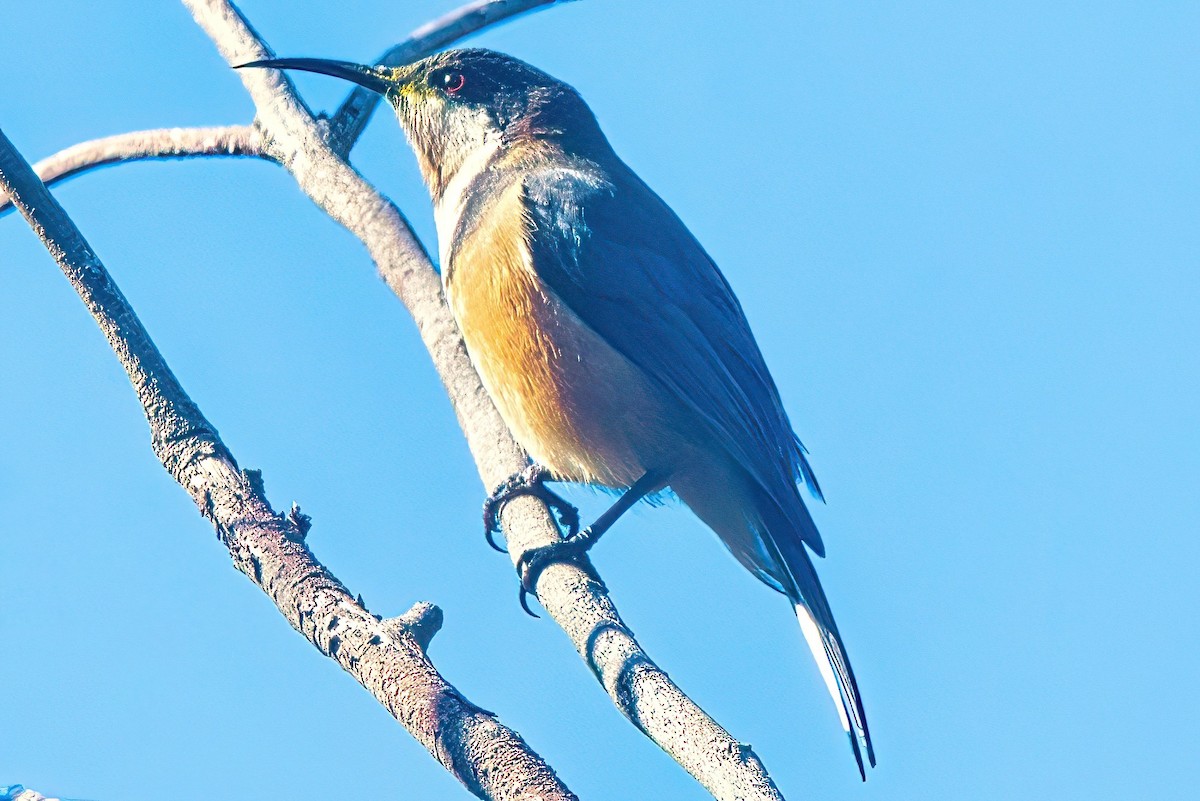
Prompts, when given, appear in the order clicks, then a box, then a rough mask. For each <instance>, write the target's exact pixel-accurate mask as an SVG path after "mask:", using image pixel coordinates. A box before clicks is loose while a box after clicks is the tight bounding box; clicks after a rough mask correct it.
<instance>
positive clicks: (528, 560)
mask: <svg viewBox="0 0 1200 801" xmlns="http://www.w3.org/2000/svg"><path fill="white" fill-rule="evenodd" d="M602 533H603V532H598V533H593V531H592V527H591V526H588V527H587V528H585V529H584V530H583V531H578V532H576V533H573V534H569V535H568V536H567V537H566V538H565V539H562V540H559V541H558V542H553V543H551V544H549V545H541V546H539V547H537V548H530V549H529V550H528V551H525V552H524V553H522V554H521V556H520V558H518V559H517V574H518V575H520V577H521V593H520V596H519V600H520V601H521V608H522V609H524V610H525V613H526V614H528V615H531V616H533V617H539V615H538V614H537V613H535V612H534V611H533V610H532V609H530V608H529V602H528V598H529V596H530V595H532V596H533V597H534V598H536V597H537V582H538V578H539V577H540V576H541V575H542V571H544V570H545V569H546V568H547V567H549V566H550V565H552V564H554V563H555V562H576V563H578V562H579V561H580V560H582V559H583V558H584V557H585V556H587V552H588V551H589V550H590V549H591V547H592V546H593V545H595V544H596V542H597V541H598V540H599V539H600V534H602Z"/></svg>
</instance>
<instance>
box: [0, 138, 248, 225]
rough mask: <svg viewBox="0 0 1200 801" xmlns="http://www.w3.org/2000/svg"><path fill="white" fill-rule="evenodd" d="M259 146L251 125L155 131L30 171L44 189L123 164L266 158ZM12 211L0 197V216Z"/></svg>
mask: <svg viewBox="0 0 1200 801" xmlns="http://www.w3.org/2000/svg"><path fill="white" fill-rule="evenodd" d="M262 145H263V142H262V136H261V135H260V134H259V130H258V128H256V127H255V126H253V125H225V126H222V127H218V128H156V129H154V130H150V131H133V132H131V133H125V134H117V135H116V136H106V137H103V138H102V139H92V140H90V141H88V142H81V143H79V144H77V145H72V146H71V147H68V148H67V149H66V150H60V151H59V152H57V153H55V154H54V155H53V156H50V157H48V158H44V159H42V160H41V161H39V162H38V163H37V164H34V165H33V171H34V172H36V173H37V174H38V177H39V178H41V179H42V181H44V182H45V184H46V185H47V186H53V185H55V184H57V183H61V182H62V181H65V180H67V179H68V178H72V177H74V176H76V175H79V174H80V173H82V172H86V171H88V170H94V169H96V168H98V167H104V166H107V165H110V164H119V163H122V162H126V161H145V160H149V159H185V158H195V157H198V156H242V157H250V158H267V155H266V153H265V152H264V151H263V146H262ZM11 210H12V203H11V201H10V200H9V199H8V197H7V196H6V195H2V194H0V215H2V214H4V213H6V212H8V211H11Z"/></svg>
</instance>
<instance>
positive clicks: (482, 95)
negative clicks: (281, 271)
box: [243, 49, 875, 778]
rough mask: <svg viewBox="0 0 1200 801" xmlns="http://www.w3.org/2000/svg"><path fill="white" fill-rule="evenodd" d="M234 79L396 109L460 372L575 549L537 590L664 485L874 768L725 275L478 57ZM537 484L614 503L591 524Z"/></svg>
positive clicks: (571, 98)
mask: <svg viewBox="0 0 1200 801" xmlns="http://www.w3.org/2000/svg"><path fill="white" fill-rule="evenodd" d="M243 66H255V67H270V68H275V69H299V70H307V71H310V72H318V73H323V74H326V75H333V76H337V77H340V78H344V79H347V80H350V81H353V82H354V83H357V84H359V85H361V86H365V87H367V88H368V89H371V90H374V91H376V92H378V93H380V94H381V95H383V96H384V97H385V98H386V99H387V100H388V101H389V102H390V103H391V104H392V106H393V107H394V108H395V110H396V114H397V116H398V117H399V120H400V125H401V127H402V128H403V129H404V132H405V134H406V135H407V137H408V141H409V142H410V144H411V145H412V148H413V150H414V151H415V153H416V157H417V161H418V163H419V166H420V169H421V173H422V175H423V176H424V179H425V183H426V184H427V185H428V187H429V193H430V195H431V196H432V199H433V206H434V212H435V221H436V225H437V235H438V245H439V253H440V263H441V275H442V281H443V285H444V287H445V294H446V299H447V301H448V302H449V305H450V308H451V310H452V312H453V314H454V317H455V319H456V320H457V322H458V325H459V328H460V329H461V330H462V336H463V339H464V340H465V342H466V346H467V351H468V353H469V355H470V358H471V362H472V363H473V364H474V366H475V369H476V370H477V371H478V372H479V377H480V379H481V380H482V381H483V385H484V386H485V387H486V389H487V391H488V393H489V394H490V395H491V397H492V400H493V401H494V402H495V404H496V408H497V409H498V410H499V412H500V415H501V416H502V417H503V418H504V421H505V422H506V423H507V424H508V427H509V428H510V429H511V431H512V433H513V436H514V437H515V438H516V439H517V441H518V442H519V443H520V444H521V445H522V446H523V447H524V448H525V450H526V451H527V452H528V454H529V456H530V457H531V459H532V464H531V466H530V467H529V468H528V469H527V470H525V471H523V472H521V473H518V474H517V475H515V476H513V477H512V478H511V479H509V480H508V481H506V482H505V483H504V484H503V485H502V486H501V487H499V488H498V489H497V491H496V492H495V493H493V495H492V496H491V497H490V498H489V500H488V503H487V504H485V515H484V516H485V527H486V528H487V529H488V531H489V538H490V531H491V529H492V527H493V526H494V524H495V520H496V512H497V509H498V507H499V506H500V505H501V504H503V503H504V502H505V501H507V500H508V499H510V498H512V497H514V496H515V495H519V494H532V495H535V496H538V497H540V498H542V499H543V500H544V501H546V502H547V503H548V505H550V506H551V507H554V508H555V509H556V511H558V512H559V516H560V519H562V521H563V523H564V524H565V525H566V526H567V528H568V532H567V536H566V537H565V538H564V539H563V540H561V541H560V542H559V543H557V544H555V545H552V546H549V547H544V548H538V549H535V550H534V551H532V552H529V553H526V554H523V555H522V556H521V559H520V563H519V564H520V570H521V572H522V585H523V587H524V588H525V589H526V590H528V591H530V592H532V591H533V590H534V587H535V585H536V582H537V577H538V575H539V574H540V572H541V570H542V568H544V567H545V566H546V565H547V564H548V563H550V562H551V561H556V560H562V559H579V558H581V556H582V554H583V553H584V552H585V551H586V550H587V549H588V548H589V547H590V546H591V545H592V544H593V543H594V542H595V541H596V539H597V538H599V536H600V535H601V534H603V533H604V532H605V531H606V530H607V529H608V528H609V527H610V526H611V525H612V524H613V522H615V521H616V519H617V518H618V517H620V516H621V514H622V513H624V512H625V511H626V510H627V509H629V507H631V506H632V505H634V504H635V503H637V502H638V501H639V500H640V499H642V498H645V497H647V496H654V495H656V494H659V493H665V492H668V491H669V492H673V493H674V494H675V495H676V496H678V498H679V499H680V500H682V501H683V502H684V503H685V504H687V505H688V506H689V507H690V508H691V510H692V511H693V512H695V513H696V516H697V517H699V518H700V519H701V520H702V521H703V522H704V523H705V524H707V525H708V526H709V527H710V528H711V529H712V530H713V531H715V532H716V534H717V536H718V537H720V539H721V541H722V542H723V543H724V544H725V546H726V547H727V548H728V549H729V550H730V552H731V553H732V554H733V555H734V557H735V558H736V559H737V560H738V561H739V562H741V563H742V565H743V566H745V567H746V569H748V570H749V571H750V572H751V573H753V574H754V575H755V576H756V577H757V578H758V579H760V580H761V581H762V582H764V583H765V584H767V585H768V586H769V587H771V588H772V589H775V590H777V591H779V592H780V593H782V594H783V595H785V596H787V599H788V601H789V602H790V603H791V605H792V606H793V608H794V609H795V612H796V616H797V618H798V619H799V621H800V628H801V630H802V632H803V634H804V638H805V640H806V641H807V642H808V645H809V647H810V648H811V649H812V652H813V656H814V657H815V658H816V661H817V665H818V667H819V669H820V673H821V676H822V678H823V679H824V681H825V684H826V685H827V686H828V688H829V692H830V694H831V695H832V696H833V699H834V703H835V704H836V705H837V709H838V714H839V716H840V718H841V722H842V726H843V728H844V729H845V730H846V732H847V733H848V734H849V737H850V743H851V746H852V747H853V749H854V755H855V758H856V759H857V761H858V767H859V771H860V773H862V774H863V777H864V778H865V769H864V767H863V761H864V755H865V759H866V761H868V762H869V763H870V764H871V765H874V764H875V757H874V753H873V749H872V746H871V737H870V733H869V731H868V729H867V721H866V717H865V716H864V714H863V705H862V700H861V698H860V697H859V691H858V685H857V684H856V682H855V679H854V671H853V670H851V668H850V660H849V658H848V657H847V655H846V648H845V646H844V645H843V643H842V638H841V635H840V634H839V633H838V628H837V624H836V623H834V619H833V614H832V612H831V611H830V609H829V602H828V600H827V599H826V597H825V592H824V590H822V588H821V583H820V581H819V580H818V579H817V574H816V571H815V570H814V569H813V563H812V559H811V557H810V555H809V551H812V552H813V553H815V554H817V555H818V556H824V554H825V546H824V544H823V543H822V541H821V535H820V534H818V533H817V528H816V526H815V525H814V523H813V519H812V517H811V516H810V514H809V512H808V509H807V508H806V506H805V503H804V499H803V498H802V496H801V494H800V486H801V485H807V487H808V490H809V491H810V492H811V493H812V495H813V496H814V497H816V498H818V499H820V498H821V497H822V496H821V490H820V487H819V486H818V484H817V481H816V478H815V477H814V476H813V472H812V469H811V468H810V467H809V464H808V460H807V458H806V456H805V454H806V451H805V449H804V446H803V445H802V444H801V443H800V440H799V439H798V438H797V437H796V435H795V434H794V433H793V431H792V426H791V423H790V422H789V421H788V416H787V414H786V412H784V409H783V404H782V403H781V402H780V398H779V392H778V390H777V389H776V387H775V382H774V380H773V379H772V378H771V374H770V373H769V372H768V370H767V365H766V363H765V362H764V361H763V356H762V353H761V352H760V351H759V348H758V345H757V343H756V342H755V340H754V335H753V334H751V332H750V326H749V324H748V323H747V322H746V317H745V315H744V314H743V312H742V308H741V305H740V304H739V303H738V301H737V298H736V297H734V294H733V290H732V289H730V287H729V284H728V283H727V282H726V280H725V278H724V276H722V275H721V272H720V271H719V270H718V269H717V266H716V264H714V263H713V260H712V259H711V258H710V257H709V255H708V254H707V253H706V252H705V251H704V248H703V247H701V245H700V243H699V242H697V241H696V238H695V237H694V236H692V234H691V232H689V231H688V229H687V228H686V227H685V226H684V224H683V223H682V222H681V221H680V219H679V218H678V217H677V216H676V215H675V213H674V212H672V211H671V209H670V207H668V206H667V204H666V203H664V202H663V201H662V200H661V199H660V198H659V197H658V195H656V194H655V193H654V192H653V191H652V190H651V189H650V188H649V187H648V186H646V184H645V183H643V182H642V180H641V179H640V178H639V177H638V176H637V174H636V173H634V171H633V170H631V169H630V168H629V167H628V166H627V165H626V164H625V163H624V162H623V161H621V159H620V158H619V157H618V156H617V154H616V153H615V152H613V149H612V146H611V145H610V144H609V142H608V139H607V138H605V136H604V134H603V132H601V130H600V126H599V124H598V123H597V121H596V117H595V115H594V114H593V113H592V111H591V109H590V108H588V106H587V104H586V103H585V102H584V101H583V98H581V97H580V96H579V94H578V93H577V92H576V91H575V90H574V89H572V88H571V87H570V86H568V85H567V84H565V83H563V82H562V81H559V80H556V79H554V78H552V77H550V76H549V75H547V74H546V73H544V72H541V71H540V70H537V69H535V68H534V67H531V66H530V65H528V64H525V63H524V62H521V61H518V60H517V59H514V58H511V57H509V56H506V55H503V54H501V53H495V52H491V51H488V50H475V49H472V50H452V51H447V52H444V53H440V54H438V55H434V56H431V57H429V58H425V59H422V60H420V61H416V62H414V63H411V64H408V65H405V66H400V67H382V66H364V65H360V64H352V63H348V62H341V61H327V60H323V59H308V58H283V59H271V60H266V61H258V62H254V63H253V64H247V65H243ZM546 481H564V482H581V483H584V484H590V485H593V486H597V487H601V488H606V489H609V490H614V491H618V492H621V493H623V494H621V495H620V497H619V499H618V500H617V501H616V502H615V503H614V504H613V506H612V508H610V509H609V510H608V511H607V512H605V513H604V514H603V515H601V516H600V518H599V519H598V520H597V521H596V522H595V523H594V524H593V525H592V526H589V527H588V528H586V529H584V530H583V531H579V530H578V515H577V513H575V512H574V509H573V507H571V506H570V505H569V504H567V503H566V502H565V501H564V500H563V499H562V498H560V497H559V496H558V495H556V494H555V493H553V492H551V491H550V490H549V489H548V488H546V487H545V486H544V485H543V484H544V482H546Z"/></svg>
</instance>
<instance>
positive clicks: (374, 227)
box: [183, 0, 782, 801]
mask: <svg viewBox="0 0 1200 801" xmlns="http://www.w3.org/2000/svg"><path fill="white" fill-rule="evenodd" d="M183 2H184V4H185V5H186V6H187V7H188V8H189V9H190V10H191V12H192V14H193V16H194V17H195V18H196V21H197V22H198V23H199V24H200V26H201V27H202V28H204V30H205V32H206V33H207V34H208V35H209V37H211V38H212V40H213V41H214V43H215V44H216V45H217V48H218V49H219V50H220V52H221V54H222V56H224V57H225V59H226V60H227V61H228V62H229V63H230V64H231V65H236V64H242V63H245V62H246V61H250V60H252V59H256V58H261V57H262V56H263V55H264V54H266V53H267V52H269V51H268V48H267V47H266V45H265V44H264V43H263V42H262V41H261V40H260V39H258V37H257V35H256V34H255V33H254V31H253V30H252V29H251V28H250V26H249V25H248V24H247V23H246V21H245V20H244V18H243V17H242V16H241V14H240V13H239V12H238V11H237V10H236V9H235V8H234V7H233V6H232V5H231V4H230V3H229V2H228V0H183ZM240 77H241V79H242V81H243V83H244V84H245V86H246V89H247V91H249V93H250V95H251V97H252V98H253V99H254V102H255V105H256V106H257V109H258V120H259V124H260V125H261V126H262V127H263V130H264V133H265V135H266V138H267V141H268V143H269V144H268V147H269V149H270V151H271V152H272V154H273V156H274V158H275V159H276V161H278V162H279V163H280V164H282V165H284V166H285V167H286V168H287V169H288V171H289V172H291V173H292V175H293V177H294V178H295V179H296V182H297V183H298V184H299V186H300V188H301V189H302V190H303V191H304V192H305V193H306V194H307V195H308V196H309V197H310V198H312V200H313V201H314V202H315V203H316V204H317V205H318V206H320V207H321V208H322V209H324V210H325V211H326V212H327V213H328V214H329V215H330V217H332V218H333V219H335V220H337V221H338V222H339V223H341V224H342V225H343V226H345V227H346V228H347V229H349V230H350V231H351V232H352V233H353V234H354V235H355V236H357V237H358V238H359V239H360V240H361V241H362V242H363V244H364V245H366V247H367V250H368V252H369V253H370V254H371V257H372V259H374V261H375V264H376V265H377V267H378V269H379V271H380V273H381V274H382V276H383V278H384V279H385V280H386V282H387V284H388V286H390V287H391V289H392V291H394V292H395V293H396V295H397V296H398V297H399V298H400V300H401V301H402V302H403V303H404V304H405V306H407V307H408V309H409V312H410V313H411V314H412V316H413V319H414V320H415V322H416V324H417V327H418V330H419V331H420V335H421V338H422V340H423V341H424V343H425V346H426V348H427V349H428V350H429V353H430V356H431V357H432V359H433V362H434V365H435V367H436V368H437V370H438V374H439V375H440V377H441V379H442V382H443V384H444V385H445V387H446V390H447V393H448V394H449V396H450V400H451V402H452V403H453V405H454V410H455V413H456V414H457V416H458V420H459V424H460V425H461V426H462V429H463V432H464V434H465V435H466V438H467V443H468V445H469V447H470V449H471V453H472V455H473V456H474V458H475V462H476V465H477V467H478V469H479V475H480V477H481V478H482V479H483V483H484V486H485V487H486V488H488V489H490V488H491V487H494V486H496V485H497V484H498V483H499V482H500V481H501V480H503V479H504V478H507V477H508V476H509V475H511V474H512V473H514V472H516V471H517V470H520V469H521V468H523V467H524V466H525V465H526V463H527V459H526V456H525V454H524V452H523V451H522V450H521V448H520V446H519V445H517V443H516V442H515V441H514V440H513V438H512V435H511V434H510V433H509V431H508V429H507V427H506V426H505V425H504V422H503V421H502V420H501V418H500V416H499V414H498V413H497V412H496V409H495V406H494V405H493V404H492V401H491V399H490V398H489V396H488V394H487V392H486V391H485V390H484V388H483V385H482V384H481V383H480V380H479V376H478V375H477V374H476V372H475V370H474V368H473V367H472V366H471V362H470V360H469V358H468V357H467V352H466V348H465V346H464V345H463V341H462V337H461V335H460V333H459V331H458V328H457V326H456V325H455V322H454V318H453V317H452V316H451V313H450V311H449V309H448V308H447V306H446V302H445V299H444V298H443V296H442V291H441V282H440V279H439V278H438V276H437V273H436V271H435V270H434V268H433V265H432V263H431V262H430V259H429V256H428V255H427V254H426V252H425V250H424V248H423V247H422V246H421V244H420V243H419V242H418V241H417V239H416V237H415V236H414V234H413V233H412V230H411V229H410V227H409V225H408V223H407V221H406V220H405V219H404V217H403V215H402V214H401V213H400V211H399V209H397V208H396V206H395V204H393V203H392V202H391V201H390V200H388V199H387V198H385V197H384V196H382V195H381V194H380V193H379V192H378V191H377V190H376V189H375V188H374V187H372V186H371V185H370V184H369V183H368V182H367V181H366V180H365V179H363V177H362V176H361V175H359V174H358V173H357V172H356V171H355V170H354V169H353V168H352V167H351V166H350V165H349V164H347V163H346V162H345V161H344V160H343V159H342V158H340V157H339V156H338V154H337V153H335V152H334V151H333V150H332V149H331V148H330V147H329V145H328V142H327V141H326V139H325V138H324V136H323V131H322V130H321V126H320V125H319V124H318V122H317V121H316V120H314V119H313V118H312V117H311V116H310V115H309V114H308V113H307V112H306V110H305V109H304V106H303V104H302V103H301V102H300V101H299V100H298V99H297V98H296V97H295V95H294V91H293V89H292V87H291V84H290V83H289V82H288V81H287V80H286V78H285V77H284V76H283V75H281V74H280V73H279V72H277V71H275V70H242V71H241V73H240ZM503 523H504V530H505V532H506V536H507V539H508V543H509V550H510V553H511V555H512V557H513V559H514V561H515V559H516V558H517V557H518V556H519V554H520V553H521V552H522V551H524V550H526V549H529V548H532V547H535V546H538V545H546V544H548V543H551V542H553V541H555V540H557V539H558V538H559V536H560V535H559V532H558V529H557V527H556V526H555V525H554V523H553V521H552V518H551V517H550V516H549V513H548V511H547V510H546V508H545V507H544V506H542V505H541V504H540V503H539V502H537V501H535V500H533V499H532V498H528V497H524V498H518V499H517V500H516V501H514V502H513V503H511V504H509V505H507V506H506V507H505V509H504V513H503ZM537 590H538V596H539V598H540V600H541V602H542V605H543V607H544V608H545V609H546V610H547V612H549V614H550V616H551V617H552V618H553V619H554V620H555V622H557V623H558V625H559V626H561V627H562V628H563V630H564V631H566V632H567V634H568V636H570V638H571V641H572V642H573V643H574V645H575V648H576V650H577V651H578V652H579V653H580V655H581V656H582V657H583V658H584V660H585V662H586V663H587V664H588V666H589V667H590V668H591V669H592V672H593V673H594V674H595V675H596V677H597V679H599V681H600V683H601V685H602V686H603V687H604V689H605V690H606V691H607V692H608V694H609V696H610V697H611V698H612V700H613V703H614V704H615V705H616V706H617V708H618V709H619V710H620V711H621V712H622V713H623V714H624V715H625V716H626V717H628V718H629V720H630V721H631V722H632V723H633V724H634V725H635V726H637V728H638V729H640V730H641V731H642V732H644V733H645V734H646V735H647V736H648V737H650V739H651V740H653V741H654V742H655V743H657V744H658V745H659V746H660V747H661V748H662V749H663V750H665V751H666V752H667V753H668V754H670V755H671V757H672V758H674V759H675V760H676V761H677V762H678V763H679V764H680V765H682V766H683V767H684V768H685V769H686V770H687V771H688V772H689V773H691V774H692V776H694V777H695V778H696V779H697V780H698V781H699V782H700V783H701V784H702V785H704V787H706V788H707V789H708V790H709V792H711V793H712V794H713V795H714V796H715V797H716V798H718V799H722V801H724V800H725V799H729V800H730V801H733V799H738V800H739V801H740V800H742V799H762V800H764V801H765V800H766V799H771V800H773V801H782V796H781V795H780V793H779V791H778V790H777V789H776V787H775V785H774V783H773V782H772V781H771V779H770V777H769V776H768V775H767V772H766V769H765V768H764V767H763V764H762V762H761V761H760V760H759V759H758V757H757V756H756V755H755V754H754V752H753V750H752V749H751V748H750V747H749V746H748V745H744V744H742V743H739V742H738V741H737V740H736V739H734V738H733V737H732V736H730V734H729V733H728V732H727V731H725V730H724V729H723V728H722V727H721V726H720V725H718V724H717V723H716V722H715V721H714V720H713V719H712V718H710V717H709V716H708V715H707V714H705V713H704V711H703V710H701V709H700V708H699V707H698V706H697V705H696V704H695V703H694V702H693V701H692V700H691V699H690V698H688V697H687V696H686V695H685V694H684V693H683V692H682V691H681V690H680V689H679V688H678V687H677V686H676V685H675V684H674V682H672V681H671V679H670V678H669V677H668V676H667V674H666V673H664V672H663V671H662V670H661V669H660V668H659V667H658V666H657V665H655V664H654V662H653V661H652V660H651V659H650V657H649V656H648V655H647V654H646V652H645V651H644V650H643V649H642V647H641V646H640V645H639V644H638V642H637V640H635V639H634V637H633V634H632V632H630V630H629V628H628V627H627V626H626V625H625V624H624V622H623V621H622V620H621V618H620V616H619V615H618V614H617V610H616V608H615V607H614V605H613V603H612V600H611V599H610V598H609V596H608V592H607V590H606V588H605V587H604V585H603V583H602V582H600V581H598V580H597V579H595V578H593V577H591V576H589V574H588V573H587V572H585V571H584V570H582V569H580V568H579V567H577V566H575V565H571V564H554V565H551V566H549V567H548V568H547V569H546V570H545V571H544V572H543V573H542V574H541V577H540V578H539V581H538V587H537Z"/></svg>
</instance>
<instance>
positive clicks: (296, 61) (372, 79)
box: [234, 58, 389, 95]
mask: <svg viewBox="0 0 1200 801" xmlns="http://www.w3.org/2000/svg"><path fill="white" fill-rule="evenodd" d="M246 67H267V68H270V69H275V70H303V71H305V72H317V73H320V74H321V75H332V76H333V77H335V78H342V79H343V80H347V81H351V82H353V83H356V84H358V85H359V86H364V87H366V88H367V89H370V90H371V91H372V92H378V93H379V94H381V95H382V94H387V90H388V87H389V84H388V82H387V80H386V79H385V78H384V76H383V74H382V73H381V69H382V68H380V67H369V66H367V65H365V64H355V63H354V62H352V61H333V60H331V59H325V58H266V59H263V60H262V61H251V62H250V63H248V64H238V65H237V66H236V67H235V68H234V69H239V70H240V69H245V68H246Z"/></svg>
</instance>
